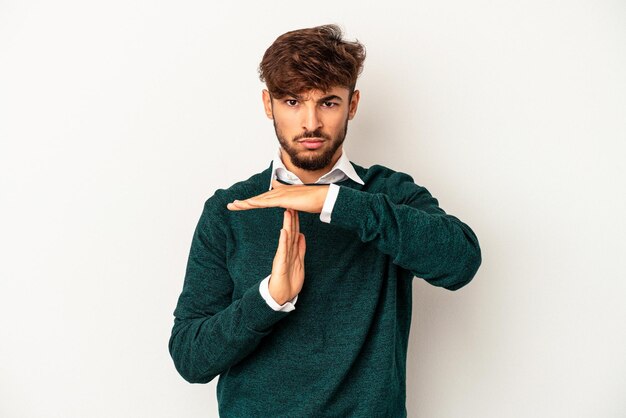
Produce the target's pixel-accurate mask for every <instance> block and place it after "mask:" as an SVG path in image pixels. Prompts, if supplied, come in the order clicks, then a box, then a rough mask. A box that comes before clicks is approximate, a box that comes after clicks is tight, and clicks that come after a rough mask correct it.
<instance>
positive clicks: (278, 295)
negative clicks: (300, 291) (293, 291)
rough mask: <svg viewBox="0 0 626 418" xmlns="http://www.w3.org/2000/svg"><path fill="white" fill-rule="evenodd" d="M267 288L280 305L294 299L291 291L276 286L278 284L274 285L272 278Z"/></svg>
mask: <svg viewBox="0 0 626 418" xmlns="http://www.w3.org/2000/svg"><path fill="white" fill-rule="evenodd" d="M267 290H268V291H269V293H270V296H271V297H272V299H274V302H276V303H277V304H279V305H284V304H285V303H286V302H288V301H290V300H291V299H293V297H290V295H289V292H286V291H284V290H281V289H279V288H276V286H272V279H271V278H270V281H269V283H268V286H267Z"/></svg>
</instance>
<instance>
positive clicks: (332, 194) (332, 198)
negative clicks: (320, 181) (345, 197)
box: [320, 184, 339, 224]
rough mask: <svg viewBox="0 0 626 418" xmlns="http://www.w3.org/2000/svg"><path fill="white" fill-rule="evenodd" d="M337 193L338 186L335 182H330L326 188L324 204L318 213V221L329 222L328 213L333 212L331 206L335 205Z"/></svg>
mask: <svg viewBox="0 0 626 418" xmlns="http://www.w3.org/2000/svg"><path fill="white" fill-rule="evenodd" d="M338 194H339V186H337V185H336V184H331V185H330V187H329V188H328V194H327V195H326V200H324V206H323V207H322V213H320V221H322V222H326V223H327V224H329V223H330V215H331V214H332V212H333V207H335V202H336V201H337V195H338Z"/></svg>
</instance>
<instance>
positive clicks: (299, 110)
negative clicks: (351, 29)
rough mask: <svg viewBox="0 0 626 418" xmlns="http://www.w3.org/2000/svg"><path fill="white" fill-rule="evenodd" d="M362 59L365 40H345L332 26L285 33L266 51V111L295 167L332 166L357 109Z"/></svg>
mask: <svg viewBox="0 0 626 418" xmlns="http://www.w3.org/2000/svg"><path fill="white" fill-rule="evenodd" d="M364 60H365V48H364V47H363V45H361V44H360V43H358V42H348V41H344V40H343V39H342V33H341V30H340V29H339V28H338V27H337V26H335V25H326V26H318V27H315V28H309V29H300V30H295V31H291V32H287V33H285V34H283V35H281V36H279V37H278V38H277V39H276V41H274V43H273V44H272V45H271V46H270V47H269V48H268V49H267V51H265V54H264V56H263V60H262V61H261V64H260V66H259V75H260V79H261V81H264V82H265V83H266V85H267V90H264V91H263V103H264V106H265V112H266V114H267V116H268V117H269V118H270V119H273V121H274V129H275V130H276V136H277V137H278V140H279V142H280V144H281V146H282V148H283V149H284V150H285V152H286V153H287V155H289V157H290V159H291V162H292V163H293V164H294V165H295V166H296V167H299V168H301V169H304V170H309V171H316V170H321V169H323V168H329V169H330V167H328V166H329V165H330V163H331V162H332V161H333V159H334V157H335V156H337V154H338V150H339V149H340V147H341V145H342V144H343V141H344V139H345V136H346V133H347V129H348V120H350V119H352V118H353V117H354V115H355V114H356V109H357V105H358V101H359V98H360V93H359V91H358V90H355V87H356V80H357V78H358V76H359V74H360V73H361V71H362V69H363V61H364ZM306 139H309V142H308V143H305V140H306ZM313 139H314V140H317V143H314V142H312V141H311V140H313Z"/></svg>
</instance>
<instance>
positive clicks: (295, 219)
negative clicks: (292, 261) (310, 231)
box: [291, 209, 298, 254]
mask: <svg viewBox="0 0 626 418" xmlns="http://www.w3.org/2000/svg"><path fill="white" fill-rule="evenodd" d="M297 229H298V211H297V210H295V209H291V235H292V239H291V243H292V245H293V250H294V251H293V252H294V254H298V232H297Z"/></svg>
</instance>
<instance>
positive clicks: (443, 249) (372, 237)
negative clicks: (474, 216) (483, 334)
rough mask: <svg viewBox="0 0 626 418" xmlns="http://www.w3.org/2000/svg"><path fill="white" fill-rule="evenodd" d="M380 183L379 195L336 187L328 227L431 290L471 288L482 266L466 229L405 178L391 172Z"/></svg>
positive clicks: (473, 241)
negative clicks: (354, 236) (372, 248)
mask: <svg viewBox="0 0 626 418" xmlns="http://www.w3.org/2000/svg"><path fill="white" fill-rule="evenodd" d="M382 181H383V182H384V184H383V186H382V188H381V189H377V190H381V191H380V192H378V193H370V192H367V191H360V190H356V189H352V188H349V187H344V186H340V190H339V194H338V196H337V201H336V202H335V205H334V207H333V212H332V220H331V224H335V225H338V226H340V227H344V228H347V229H351V230H354V231H355V232H357V233H358V235H359V237H360V239H361V240H362V241H363V242H373V243H374V244H375V245H376V247H377V248H378V249H379V250H380V251H381V252H383V253H385V254H387V255H389V256H391V257H392V258H393V263H394V264H396V265H398V266H400V267H402V268H405V269H407V270H409V271H410V272H411V273H412V274H413V275H414V276H417V277H420V278H422V279H424V280H426V281H427V282H429V283H430V284H432V285H434V286H439V287H443V288H446V289H448V290H457V289H459V288H461V287H463V286H465V285H466V284H467V283H469V282H470V281H471V280H472V278H473V277H474V275H475V274H476V272H477V271H478V267H479V266H480V264H481V251H480V246H479V243H478V239H477V237H476V235H475V234H474V232H473V231H472V230H471V229H470V227H469V226H467V225H466V224H464V223H463V222H461V221H460V220H459V219H458V218H456V217H454V216H452V215H448V214H446V213H445V211H444V210H443V209H441V208H440V207H439V205H438V201H437V199H435V198H434V197H433V196H431V194H430V193H429V192H428V190H426V188H424V187H421V186H418V185H417V184H415V183H414V182H413V178H412V177H411V176H409V175H408V174H405V173H401V172H394V173H393V174H391V175H390V176H388V177H387V178H385V179H384V180H382Z"/></svg>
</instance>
